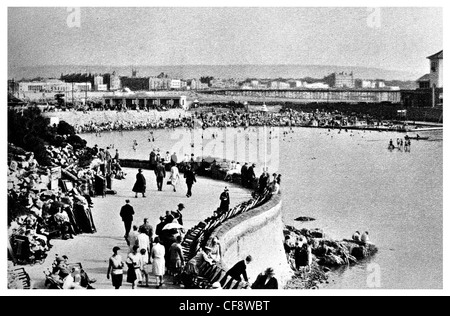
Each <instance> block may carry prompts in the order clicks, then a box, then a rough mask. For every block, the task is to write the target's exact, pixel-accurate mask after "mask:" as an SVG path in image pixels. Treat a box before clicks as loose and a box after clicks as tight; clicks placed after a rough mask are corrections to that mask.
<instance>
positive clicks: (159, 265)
mask: <svg viewBox="0 0 450 316" xmlns="http://www.w3.org/2000/svg"><path fill="white" fill-rule="evenodd" d="M165 254H166V250H165V248H164V246H163V245H162V244H161V243H160V239H159V237H156V238H155V245H154V246H153V249H152V255H151V257H150V262H151V263H152V266H153V274H154V275H155V277H156V284H157V288H158V289H159V288H160V287H161V286H162V285H163V284H164V282H163V278H164V273H165V269H166V263H165V260H164V256H165Z"/></svg>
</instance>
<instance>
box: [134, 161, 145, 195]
mask: <svg viewBox="0 0 450 316" xmlns="http://www.w3.org/2000/svg"><path fill="white" fill-rule="evenodd" d="M145 189H146V181H145V177H144V175H143V174H142V169H140V168H139V170H138V173H137V175H136V182H135V183H134V186H133V192H135V193H136V195H135V197H136V198H137V197H138V193H142V197H145Z"/></svg>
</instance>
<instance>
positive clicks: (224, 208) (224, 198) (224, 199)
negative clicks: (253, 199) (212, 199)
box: [219, 187, 230, 214]
mask: <svg viewBox="0 0 450 316" xmlns="http://www.w3.org/2000/svg"><path fill="white" fill-rule="evenodd" d="M229 209H230V194H229V192H228V187H225V189H224V191H223V192H222V194H221V195H220V206H219V210H220V213H221V214H222V213H226V212H228V211H229Z"/></svg>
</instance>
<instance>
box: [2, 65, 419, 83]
mask: <svg viewBox="0 0 450 316" xmlns="http://www.w3.org/2000/svg"><path fill="white" fill-rule="evenodd" d="M133 67H134V68H136V69H137V70H138V74H137V75H138V76H156V75H158V74H160V73H161V72H164V73H167V74H169V76H171V77H175V78H181V79H189V78H200V77H201V76H213V77H215V78H239V79H246V78H260V79H264V78H266V79H275V78H286V79H288V78H294V79H298V78H304V77H312V78H323V77H324V76H326V75H328V74H330V73H333V72H341V71H345V72H352V71H353V74H354V76H355V78H360V79H384V80H416V79H417V78H419V77H420V76H421V75H423V74H422V73H420V72H418V73H411V72H406V71H396V70H386V69H379V68H367V67H343V66H317V65H185V66H136V65H134V66H133ZM86 71H87V72H90V73H108V72H112V71H116V73H117V74H119V75H121V76H125V75H127V76H130V75H131V66H130V67H123V66H118V67H114V66H79V65H61V66H36V67H17V68H12V67H8V78H9V79H11V78H14V79H16V80H19V79H22V78H26V79H30V78H36V77H53V78H59V77H60V75H61V74H62V73H64V74H68V73H78V72H83V73H84V72H86Z"/></svg>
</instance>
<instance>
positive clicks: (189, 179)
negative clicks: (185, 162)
mask: <svg viewBox="0 0 450 316" xmlns="http://www.w3.org/2000/svg"><path fill="white" fill-rule="evenodd" d="M184 177H185V178H186V185H187V188H188V190H187V193H186V196H187V197H188V198H190V197H191V196H192V186H193V185H194V183H195V182H197V179H196V178H195V173H194V171H192V168H191V167H190V166H187V167H186V172H185V173H184Z"/></svg>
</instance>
